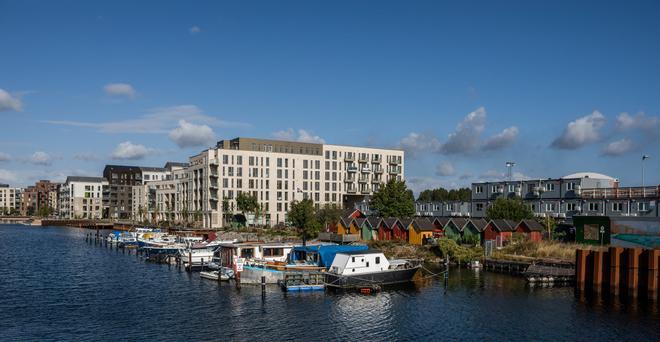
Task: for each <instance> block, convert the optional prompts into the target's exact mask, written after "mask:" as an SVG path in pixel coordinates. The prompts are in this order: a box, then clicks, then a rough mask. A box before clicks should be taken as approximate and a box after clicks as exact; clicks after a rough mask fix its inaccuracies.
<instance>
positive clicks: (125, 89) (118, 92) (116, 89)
mask: <svg viewBox="0 0 660 342" xmlns="http://www.w3.org/2000/svg"><path fill="white" fill-rule="evenodd" d="M103 89H104V90H105V93H106V94H107V95H108V96H115V97H127V98H129V99H133V98H135V95H136V94H137V93H136V92H135V89H134V88H133V86H132V85H130V84H128V83H110V84H106V85H105V87H103Z"/></svg>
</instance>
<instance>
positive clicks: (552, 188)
mask: <svg viewBox="0 0 660 342" xmlns="http://www.w3.org/2000/svg"><path fill="white" fill-rule="evenodd" d="M545 191H555V183H546V184H545Z"/></svg>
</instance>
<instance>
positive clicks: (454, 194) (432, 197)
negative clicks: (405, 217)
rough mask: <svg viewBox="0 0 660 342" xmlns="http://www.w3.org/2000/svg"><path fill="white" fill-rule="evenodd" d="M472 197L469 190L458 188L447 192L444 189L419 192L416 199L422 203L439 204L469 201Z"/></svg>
mask: <svg viewBox="0 0 660 342" xmlns="http://www.w3.org/2000/svg"><path fill="white" fill-rule="evenodd" d="M471 197H472V190H470V188H460V189H451V190H447V189H445V188H437V189H428V190H424V191H421V192H420V193H419V196H418V197H417V200H418V201H422V202H440V201H469V200H470V199H471Z"/></svg>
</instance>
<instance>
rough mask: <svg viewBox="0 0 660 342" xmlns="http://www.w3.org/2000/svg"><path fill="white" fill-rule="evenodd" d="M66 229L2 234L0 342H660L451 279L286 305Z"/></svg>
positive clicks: (624, 323)
mask: <svg viewBox="0 0 660 342" xmlns="http://www.w3.org/2000/svg"><path fill="white" fill-rule="evenodd" d="M88 232H89V231H85V230H81V229H74V228H54V227H53V228H44V229H39V228H24V227H19V226H2V227H0V251H1V252H2V255H3V257H4V260H3V262H2V263H0V275H2V276H1V277H0V336H1V337H0V340H5V339H6V340H94V341H108V340H109V341H115V340H126V339H128V340H146V339H150V340H168V341H171V340H217V339H220V338H223V337H224V338H227V339H231V340H331V341H333V340H337V341H344V340H360V341H377V340H386V341H392V340H440V339H443V340H446V339H451V340H477V339H478V340H522V339H525V340H530V339H535V340H536V339H542V340H550V339H553V340H567V339H578V340H589V339H592V340H605V339H608V340H610V339H613V338H617V337H619V338H623V339H625V340H660V336H658V330H659V329H657V328H658V317H659V315H658V308H657V305H650V306H649V305H639V304H631V303H621V302H607V301H605V302H603V301H598V300H593V299H589V298H579V297H575V296H574V295H573V291H572V289H566V288H559V289H530V288H528V287H526V286H525V284H524V282H523V281H521V280H520V279H518V278H512V277H508V276H502V275H498V274H490V273H474V272H471V271H468V270H454V271H452V272H451V274H450V278H449V287H448V290H447V292H446V293H445V290H444V288H443V286H442V282H436V281H430V282H428V283H425V284H424V285H422V286H417V287H415V286H412V287H403V288H398V289H395V290H391V291H384V292H382V293H378V294H373V295H361V294H355V293H334V292H326V293H318V292H315V293H299V294H287V293H283V292H281V291H280V290H279V289H277V288H276V287H268V289H267V293H266V296H265V298H262V296H261V290H260V288H259V287H248V286H243V287H242V288H241V289H240V290H239V289H236V288H235V287H234V286H233V285H231V284H227V283H222V284H217V283H215V282H211V281H206V280H203V279H200V278H199V276H198V275H197V274H193V275H190V274H188V273H186V272H181V271H180V270H178V269H177V268H175V267H167V266H165V265H157V264H152V263H145V262H144V261H142V260H141V258H138V257H136V256H135V254H130V255H129V254H122V253H121V251H117V250H113V249H109V248H106V247H104V246H98V245H97V246H94V245H93V244H92V245H90V244H88V243H86V242H85V234H86V233H88Z"/></svg>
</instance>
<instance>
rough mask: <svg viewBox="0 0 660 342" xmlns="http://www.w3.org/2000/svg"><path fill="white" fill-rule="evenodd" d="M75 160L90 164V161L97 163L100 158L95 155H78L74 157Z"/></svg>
mask: <svg viewBox="0 0 660 342" xmlns="http://www.w3.org/2000/svg"><path fill="white" fill-rule="evenodd" d="M73 159H75V160H81V161H87V162H90V161H96V160H98V159H99V158H98V157H97V156H96V155H95V154H93V153H78V154H76V155H74V156H73Z"/></svg>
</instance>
